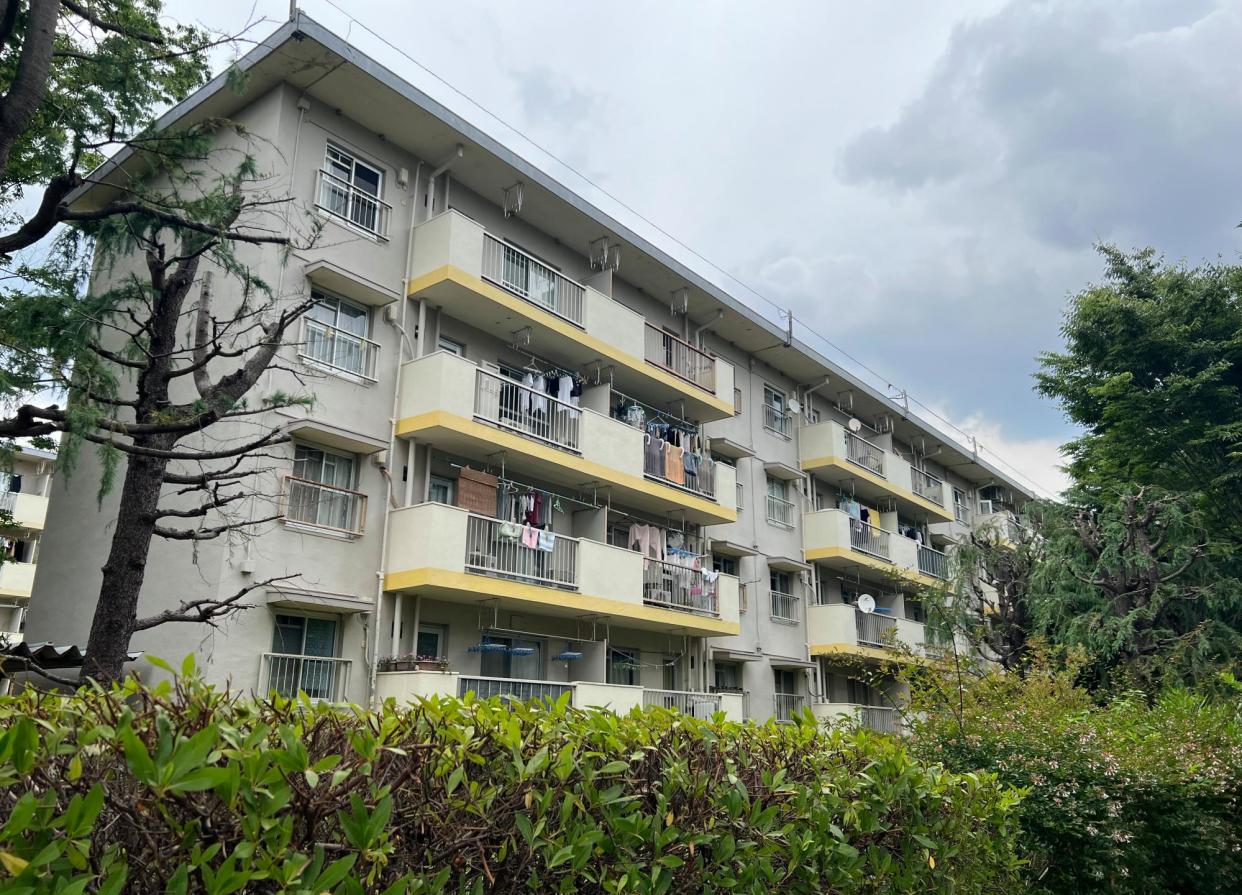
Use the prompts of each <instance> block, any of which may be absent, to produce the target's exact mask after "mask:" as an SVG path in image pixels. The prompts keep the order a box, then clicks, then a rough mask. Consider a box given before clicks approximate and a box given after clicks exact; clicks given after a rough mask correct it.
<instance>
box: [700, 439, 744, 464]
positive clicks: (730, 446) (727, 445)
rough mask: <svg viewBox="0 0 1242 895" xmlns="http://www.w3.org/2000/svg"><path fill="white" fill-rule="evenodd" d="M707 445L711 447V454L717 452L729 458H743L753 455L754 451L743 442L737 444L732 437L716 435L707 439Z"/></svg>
mask: <svg viewBox="0 0 1242 895" xmlns="http://www.w3.org/2000/svg"><path fill="white" fill-rule="evenodd" d="M707 444H708V447H710V448H711V452H712V453H713V454H719V455H720V456H721V457H728V458H729V459H730V460H745V459H746V458H747V457H753V456H755V452H754V451H753V450H751V449H750V448H748V447H747V446H746V445H744V444H739V443H738V442H736V441H734V440H733V439H732V438H725V437H723V436H716V437H713V438H709V439H708V440H707Z"/></svg>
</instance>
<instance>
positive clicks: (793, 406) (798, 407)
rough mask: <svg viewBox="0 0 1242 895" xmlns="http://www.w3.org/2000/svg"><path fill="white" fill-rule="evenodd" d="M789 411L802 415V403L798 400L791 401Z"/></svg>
mask: <svg viewBox="0 0 1242 895" xmlns="http://www.w3.org/2000/svg"><path fill="white" fill-rule="evenodd" d="M789 410H790V412H791V413H801V412H802V403H801V402H800V401H798V400H797V399H793V400H791V401H790V402H789Z"/></svg>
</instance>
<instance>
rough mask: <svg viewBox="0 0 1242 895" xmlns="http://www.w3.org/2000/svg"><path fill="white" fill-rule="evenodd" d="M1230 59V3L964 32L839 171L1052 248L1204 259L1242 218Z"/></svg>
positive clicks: (1097, 11)
mask: <svg viewBox="0 0 1242 895" xmlns="http://www.w3.org/2000/svg"><path fill="white" fill-rule="evenodd" d="M1239 45H1242V11H1239V9H1238V7H1237V5H1236V4H1233V3H1222V4H1220V5H1216V4H1212V3H1208V2H1194V3H1179V4H1167V3H1164V4H1161V3H1155V2H1143V3H1117V2H1107V3H1097V2H1091V3H1084V2H1081V0H1065V2H1052V3H1027V2H1016V3H1013V4H1011V5H1010V6H1008V7H1006V8H1005V9H1003V10H1002V11H1001V12H999V13H998V14H996V15H995V16H992V17H990V18H987V19H983V20H980V21H977V22H974V23H971V24H967V25H962V26H959V27H958V28H957V29H956V30H955V32H954V34H953V37H952V39H951V40H950V42H949V46H948V48H947V50H946V52H945V54H944V56H943V57H942V59H941V60H940V62H939V63H938V65H937V68H936V71H935V73H934V75H933V77H932V79H931V81H930V82H929V84H928V85H927V87H926V89H925V90H924V92H923V93H922V94H921V95H920V96H919V97H918V98H917V99H916V100H914V101H913V102H912V103H910V104H909V105H908V106H907V107H906V108H905V109H904V110H902V112H901V113H900V115H899V116H898V117H897V119H896V120H895V121H894V122H893V123H892V124H890V125H888V126H886V127H881V128H876V129H873V130H869V131H867V132H865V133H863V134H861V135H859V136H858V137H857V138H856V139H855V140H853V141H852V142H851V143H850V144H848V145H847V146H846V148H845V149H844V151H843V153H842V156H841V165H840V170H841V172H842V174H843V176H844V177H845V178H846V179H847V180H849V181H852V182H855V183H867V182H870V183H876V184H881V185H884V186H886V187H888V188H891V189H894V190H897V191H900V192H925V193H927V194H928V196H929V201H935V202H940V203H944V204H945V206H946V209H947V210H946V212H945V214H946V217H948V218H950V219H956V220H959V221H960V220H964V219H966V218H973V219H975V220H976V221H979V220H981V219H982V220H991V221H995V222H1005V221H1012V222H1014V223H1015V224H1016V225H1018V226H1022V227H1024V228H1026V229H1028V230H1029V231H1030V233H1031V234H1032V235H1034V236H1036V237H1037V238H1038V239H1040V240H1042V241H1044V242H1046V243H1048V244H1050V245H1052V246H1058V247H1063V248H1079V247H1081V246H1083V245H1084V244H1089V243H1091V242H1093V241H1096V240H1099V239H1115V240H1118V241H1121V242H1123V243H1146V242H1152V243H1155V244H1158V245H1160V246H1162V247H1165V248H1167V249H1169V250H1171V251H1172V252H1173V253H1175V254H1182V253H1195V252H1197V251H1199V252H1201V251H1202V250H1203V247H1204V246H1205V245H1218V246H1219V245H1220V244H1221V242H1222V240H1223V239H1224V238H1225V237H1226V235H1227V234H1228V228H1229V227H1230V225H1231V224H1232V223H1236V221H1237V218H1238V216H1239V215H1240V214H1242V207H1240V206H1242V203H1240V202H1239V201H1238V199H1237V198H1236V192H1235V191H1234V190H1232V189H1230V186H1231V184H1232V183H1233V182H1234V181H1235V180H1236V163H1235V158H1236V147H1238V146H1239V145H1242V94H1240V93H1239V91H1238V84H1239V83H1242V53H1238V51H1237V48H1238V46H1239ZM1226 147H1232V148H1233V149H1232V150H1230V149H1226ZM1213 235H1214V239H1213Z"/></svg>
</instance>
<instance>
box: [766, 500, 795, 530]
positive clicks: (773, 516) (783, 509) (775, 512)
mask: <svg viewBox="0 0 1242 895" xmlns="http://www.w3.org/2000/svg"><path fill="white" fill-rule="evenodd" d="M793 519H794V505H793V503H792V502H790V501H788V500H786V499H785V498H783V497H777V496H776V495H775V494H769V495H768V521H769V522H775V523H776V524H777V525H783V526H785V527H786V528H793Z"/></svg>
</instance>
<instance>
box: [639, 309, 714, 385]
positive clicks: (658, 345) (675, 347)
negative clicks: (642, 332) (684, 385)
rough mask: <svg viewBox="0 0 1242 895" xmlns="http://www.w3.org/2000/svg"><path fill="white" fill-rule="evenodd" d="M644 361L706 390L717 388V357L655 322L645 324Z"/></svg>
mask: <svg viewBox="0 0 1242 895" xmlns="http://www.w3.org/2000/svg"><path fill="white" fill-rule="evenodd" d="M646 327H647V330H646V332H647V343H646V352H645V354H644V356H645V357H646V358H647V362H648V363H650V364H655V365H656V366H657V367H659V368H660V369H662V370H667V371H668V372H670V373H672V374H673V375H674V376H676V377H678V378H679V379H684V380H685V381H686V382H689V383H692V384H693V385H697V386H698V387H699V388H701V389H703V390H704V391H705V392H708V393H711V394H715V392H716V359H715V358H714V357H712V356H711V355H710V354H708V353H707V352H706V351H700V350H699V349H698V348H695V347H694V346H693V345H691V344H690V343H689V342H686V341H684V340H682V339H679V338H678V337H677V336H675V335H673V334H672V333H670V332H666V331H664V330H662V329H660V328H659V327H658V326H653V325H652V324H650V323H648V324H646Z"/></svg>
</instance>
